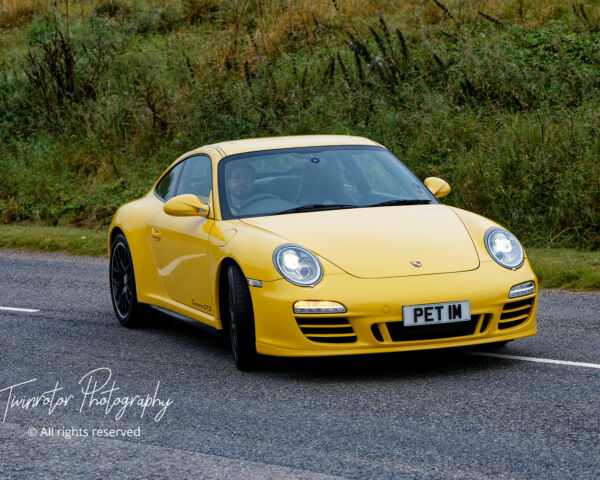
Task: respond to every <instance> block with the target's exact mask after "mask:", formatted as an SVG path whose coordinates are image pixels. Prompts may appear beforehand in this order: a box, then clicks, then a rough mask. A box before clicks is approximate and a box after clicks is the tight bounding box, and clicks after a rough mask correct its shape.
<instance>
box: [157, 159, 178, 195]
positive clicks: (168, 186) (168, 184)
mask: <svg viewBox="0 0 600 480" xmlns="http://www.w3.org/2000/svg"><path fill="white" fill-rule="evenodd" d="M183 163H184V162H179V163H178V164H177V165H175V166H174V167H173V168H172V169H171V170H169V171H168V172H167V174H166V175H165V176H164V177H163V178H162V180H161V181H160V182H158V185H157V186H156V189H155V192H156V194H157V195H158V196H159V197H160V198H161V199H162V200H164V201H165V202H166V201H167V200H169V199H171V198H173V197H174V196H175V191H176V190H177V181H178V180H179V174H180V173H181V170H182V168H183Z"/></svg>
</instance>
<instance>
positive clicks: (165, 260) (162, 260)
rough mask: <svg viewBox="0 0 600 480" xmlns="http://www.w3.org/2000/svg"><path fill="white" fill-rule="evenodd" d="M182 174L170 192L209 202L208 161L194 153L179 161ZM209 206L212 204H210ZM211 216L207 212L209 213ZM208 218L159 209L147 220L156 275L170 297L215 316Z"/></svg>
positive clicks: (210, 189) (210, 176) (211, 221)
mask: <svg viewBox="0 0 600 480" xmlns="http://www.w3.org/2000/svg"><path fill="white" fill-rule="evenodd" d="M180 165H181V166H182V167H181V168H182V170H181V176H180V178H179V179H178V182H177V187H176V192H175V191H172V190H170V191H169V196H165V198H164V200H169V198H172V196H173V195H183V194H193V195H196V196H198V197H199V198H200V199H201V200H202V201H203V202H205V203H207V202H209V198H210V194H211V191H212V172H211V170H212V169H211V160H210V158H209V157H208V156H206V155H194V156H192V157H189V158H187V159H185V160H184V161H183V162H181V163H180ZM167 197H168V198H167ZM209 208H210V209H212V205H210V204H209ZM209 216H210V213H209ZM213 224H214V220H213V219H211V218H206V217H201V216H197V217H196V216H194V217H179V216H172V215H167V214H166V213H165V212H164V210H163V209H162V208H160V210H159V211H158V212H157V213H156V214H155V215H154V217H153V218H152V219H151V221H150V225H151V227H152V228H151V233H150V235H151V240H150V243H151V248H152V254H153V256H154V261H155V263H156V268H157V272H158V277H159V278H160V281H161V283H162V285H163V287H164V290H165V291H166V293H167V295H168V296H169V298H170V299H172V300H174V301H176V302H179V303H182V304H184V305H187V306H188V307H191V308H194V309H195V310H199V311H201V312H203V313H206V314H208V315H213V316H214V306H213V305H212V294H211V291H210V285H209V282H208V257H207V254H208V236H209V233H210V229H211V228H212V226H213Z"/></svg>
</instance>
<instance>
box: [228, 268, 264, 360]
mask: <svg viewBox="0 0 600 480" xmlns="http://www.w3.org/2000/svg"><path fill="white" fill-rule="evenodd" d="M227 284H228V285H227V330H228V333H229V342H230V343H231V352H232V354H233V360H234V361H235V365H236V367H237V368H238V369H239V370H242V371H249V370H253V369H254V368H256V364H257V361H258V354H257V353H256V336H255V333H254V312H253V310H252V300H251V298H250V291H249V290H248V285H247V283H246V277H244V274H243V273H242V271H241V270H240V268H239V267H238V266H237V265H230V266H229V267H228V269H227Z"/></svg>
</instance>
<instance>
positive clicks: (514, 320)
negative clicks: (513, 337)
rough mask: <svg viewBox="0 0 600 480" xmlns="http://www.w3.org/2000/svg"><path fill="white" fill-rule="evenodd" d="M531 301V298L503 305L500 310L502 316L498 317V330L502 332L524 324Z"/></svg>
mask: <svg viewBox="0 0 600 480" xmlns="http://www.w3.org/2000/svg"><path fill="white" fill-rule="evenodd" d="M533 301H534V299H533V298H526V299H525V300H519V301H517V302H509V303H507V304H505V305H504V308H503V309H502V314H501V315H500V320H499V322H498V328H499V329H500V330H504V329H506V328H512V327H516V326H517V325H521V324H522V323H524V322H526V321H527V319H528V318H529V314H530V313H531V307H532V306H533Z"/></svg>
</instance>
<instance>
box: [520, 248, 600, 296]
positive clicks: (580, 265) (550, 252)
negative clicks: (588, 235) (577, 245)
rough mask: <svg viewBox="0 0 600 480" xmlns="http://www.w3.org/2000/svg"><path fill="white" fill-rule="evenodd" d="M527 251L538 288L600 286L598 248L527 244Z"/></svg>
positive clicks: (584, 288)
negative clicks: (528, 245) (582, 250)
mask: <svg viewBox="0 0 600 480" xmlns="http://www.w3.org/2000/svg"><path fill="white" fill-rule="evenodd" d="M527 255H528V256H529V260H530V262H531V265H532V267H533V270H534V271H535V273H536V275H537V276H538V280H539V283H540V286H541V288H562V289H567V290H600V252H581V251H578V250H571V249H564V248H560V249H558V248H555V249H553V248H529V249H527Z"/></svg>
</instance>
